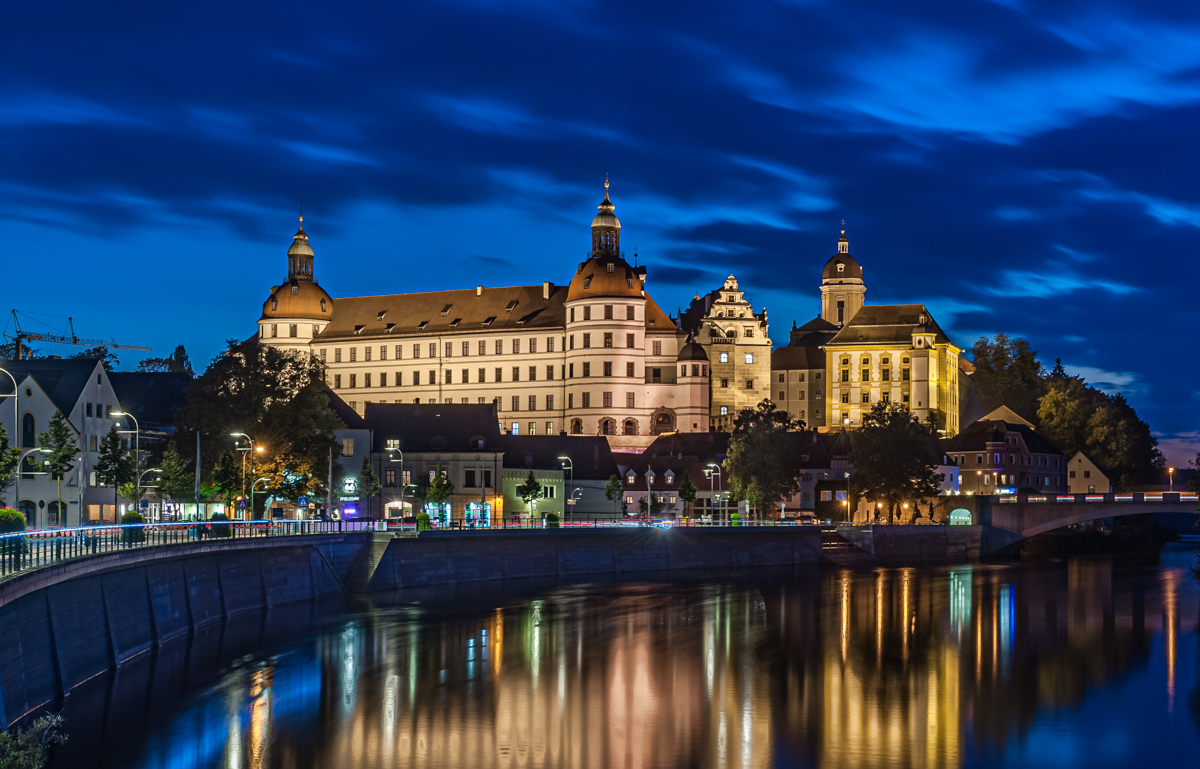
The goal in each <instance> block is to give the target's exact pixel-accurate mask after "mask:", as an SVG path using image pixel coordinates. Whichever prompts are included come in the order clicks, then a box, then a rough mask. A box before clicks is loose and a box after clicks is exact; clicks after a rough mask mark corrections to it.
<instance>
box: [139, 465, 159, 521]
mask: <svg viewBox="0 0 1200 769" xmlns="http://www.w3.org/2000/svg"><path fill="white" fill-rule="evenodd" d="M161 472H162V468H160V467H151V468H149V469H146V470H143V471H142V473H141V475H139V476H138V488H139V489H141V488H145V489H157V488H158V484H155V485H153V486H142V479H143V478H145V477H146V475H147V474H149V473H161ZM161 499H162V498H161V497H160V498H159V500H160V501H161ZM141 503H142V500H141V499H138V504H139V505H140V504H141ZM159 516H160V517H161V516H162V509H161V506H160V508H159Z"/></svg>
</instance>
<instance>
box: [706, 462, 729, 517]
mask: <svg viewBox="0 0 1200 769" xmlns="http://www.w3.org/2000/svg"><path fill="white" fill-rule="evenodd" d="M708 466H709V467H711V468H712V472H711V474H710V475H709V476H708V480H709V485H710V486H711V485H712V479H713V476H714V475H715V476H717V477H718V478H719V477H721V466H720V465H718V464H717V463H716V462H709V463H708ZM720 483H721V482H720V481H717V484H718V485H719V484H720ZM710 493H711V489H710ZM724 514H725V505H724V504H722V505H721V517H724ZM717 522H718V523H720V520H718V521H717Z"/></svg>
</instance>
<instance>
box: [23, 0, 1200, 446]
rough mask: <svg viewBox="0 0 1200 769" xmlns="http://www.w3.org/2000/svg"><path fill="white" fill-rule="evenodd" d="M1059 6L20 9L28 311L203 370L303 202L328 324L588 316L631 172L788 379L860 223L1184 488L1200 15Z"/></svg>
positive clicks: (1190, 428) (678, 272)
mask: <svg viewBox="0 0 1200 769" xmlns="http://www.w3.org/2000/svg"><path fill="white" fill-rule="evenodd" d="M1047 5H1048V6H1049V7H1048V8H1038V7H1036V6H1034V5H1033V4H1026V3H1023V2H1018V1H1013V2H995V3H990V2H972V1H971V0H954V2H942V3H919V4H912V3H905V4H898V3H894V2H878V3H854V4H850V3H841V2H839V3H820V2H814V3H805V2H794V3H788V2H769V1H768V0H764V2H759V3H724V4H712V3H705V2H687V3H669V2H656V3H647V2H625V1H623V0H609V1H608V2H603V3H601V2H573V1H572V0H544V1H542V0H532V1H523V0H503V1H501V0H496V1H495V2H457V3H455V2H441V3H437V4H419V3H379V4H376V6H375V7H373V8H364V7H360V4H357V3H339V4H335V3H328V4H322V5H318V4H307V3H290V4H286V5H279V6H277V7H273V8H267V7H265V6H264V5H263V4H260V3H252V2H250V3H247V2H241V3H234V4H226V3H221V2H210V3H205V4H186V5H185V4H181V3H162V2H154V3H142V4H136V3H120V4H117V5H113V4H104V3H84V2H74V3H58V2H37V3H10V4H9V5H8V6H7V7H6V9H5V18H4V22H3V23H2V24H0V254H2V256H0V259H2V260H3V261H2V262H0V264H2V265H3V275H4V276H5V280H4V286H5V288H6V291H5V294H6V295H7V299H8V302H7V303H6V304H5V305H4V306H3V307H0V309H3V310H5V311H7V310H8V309H9V307H10V306H11V307H16V308H17V309H18V310H20V311H22V312H27V313H30V316H29V317H30V318H36V319H38V320H40V321H42V322H41V323H38V322H35V321H33V320H30V321H29V328H30V329H31V330H45V329H46V328H54V329H58V328H61V327H64V326H65V323H66V318H65V316H68V315H73V316H74V317H75V318H76V330H77V332H78V333H80V334H81V335H84V334H87V335H94V336H113V337H116V339H117V340H118V341H121V342H127V343H133V344H145V345H149V346H152V347H153V348H154V353H153V354H155V355H166V354H168V353H169V352H170V350H171V349H172V348H173V347H174V345H176V344H179V343H183V344H185V345H186V346H187V349H188V351H189V352H190V353H191V355H192V358H193V361H195V362H197V363H201V364H203V363H204V362H206V361H207V360H209V359H210V358H211V357H212V356H213V355H215V354H217V353H218V352H219V351H220V350H221V349H222V343H223V341H224V340H225V339H227V338H230V337H238V338H245V337H248V336H249V335H250V334H252V333H253V332H254V329H255V321H256V320H257V318H258V316H259V313H260V309H261V303H262V302H263V301H264V299H265V298H266V295H267V291H268V289H269V288H270V287H271V286H272V285H273V284H275V283H278V282H279V281H280V280H281V279H282V278H283V276H284V275H285V274H286V263H285V258H284V255H285V253H286V250H287V247H288V246H289V245H290V243H291V236H292V234H293V233H294V232H295V227H296V215H297V213H298V210H299V208H300V205H301V201H303V205H304V213H305V228H306V230H307V231H308V233H309V235H310V237H311V238H312V245H313V248H314V250H315V251H316V254H317V261H316V270H317V277H318V279H319V280H320V282H321V285H322V286H324V287H325V288H326V289H327V290H328V291H329V292H330V293H331V294H332V295H333V296H335V297H337V296H346V295H359V294H369V293H401V292H411V291H422V290H435V289H442V288H462V287H468V286H474V285H476V284H480V283H482V284H484V285H492V286H495V285H512V284H536V283H540V282H541V281H543V280H550V281H553V282H556V283H566V282H567V281H568V280H569V279H570V276H571V274H572V272H573V270H574V267H575V265H576V264H577V263H578V262H579V261H581V260H582V259H583V258H584V255H585V252H586V250H587V249H588V248H589V245H590V239H589V237H590V234H589V230H588V224H589V222H590V221H591V217H592V216H593V215H594V214H595V211H596V208H595V207H596V204H597V203H599V202H600V198H601V196H602V193H603V189H602V185H603V181H604V174H605V171H606V170H607V171H608V172H609V173H610V175H611V178H612V198H613V202H614V203H615V204H616V207H617V215H618V216H619V217H620V219H621V222H622V224H623V226H624V230H623V233H622V239H623V242H622V246H623V248H624V249H625V250H626V251H627V252H630V253H631V252H633V251H634V250H636V251H637V252H638V253H639V255H640V260H641V262H642V263H643V264H646V265H648V267H649V282H648V289H649V291H650V293H651V294H652V295H653V296H654V297H655V299H656V300H657V301H658V302H659V303H660V304H661V305H662V306H663V307H664V309H667V310H668V311H669V312H671V313H672V314H674V312H675V310H676V308H677V307H680V306H686V304H687V302H688V300H689V299H690V298H691V296H692V295H693V293H695V292H698V291H699V292H705V291H709V290H711V289H713V288H715V287H717V286H718V285H719V284H720V283H721V281H722V280H723V279H724V277H725V276H726V275H728V274H729V273H730V272H731V271H732V272H733V273H735V274H736V275H737V277H738V279H739V281H740V283H741V285H742V287H743V288H744V289H745V290H746V292H747V296H748V298H749V299H750V301H751V302H752V303H753V304H754V306H755V308H756V309H757V308H760V307H763V306H765V307H766V308H767V310H768V312H769V315H770V321H771V328H772V338H773V339H774V341H775V342H776V344H786V343H787V337H788V335H787V332H788V329H790V328H791V325H792V322H793V320H795V321H798V322H801V323H803V322H804V321H806V320H808V319H810V318H812V317H813V316H814V315H816V313H817V311H818V301H817V300H818V293H817V288H818V285H819V280H820V268H821V266H822V265H823V264H824V262H825V261H826V259H828V257H829V256H830V255H831V254H832V253H833V252H834V251H835V250H836V245H835V244H836V240H837V236H838V228H839V223H840V221H841V220H842V219H845V220H846V227H847V234H848V236H849V238H850V250H851V253H852V254H854V256H855V257H856V258H858V260H859V261H860V262H861V263H862V264H863V265H864V269H865V275H866V281H867V286H868V293H867V301H868V302H869V303H875V304H880V303H889V302H925V303H926V304H928V305H929V306H930V308H931V309H932V311H933V313H934V315H935V317H936V318H937V319H938V320H939V321H940V322H941V324H942V325H943V326H944V327H945V328H946V329H947V330H948V331H949V332H950V334H951V336H952V338H953V339H954V341H955V342H956V343H957V344H958V345H959V346H961V347H964V348H970V346H971V344H972V343H973V342H974V341H975V340H976V339H978V338H979V337H980V336H981V335H983V334H993V333H996V332H1004V333H1008V334H1011V335H1018V336H1023V337H1025V338H1027V339H1029V340H1030V342H1031V343H1032V344H1033V346H1034V347H1035V348H1036V349H1037V350H1038V351H1039V354H1040V356H1041V358H1042V360H1043V361H1044V362H1045V363H1046V365H1047V366H1050V365H1053V362H1054V359H1055V358H1062V360H1063V362H1064V363H1065V364H1066V365H1067V367H1068V370H1071V371H1073V372H1076V373H1080V374H1083V375H1084V376H1086V377H1087V379H1088V380H1089V381H1090V382H1092V383H1093V384H1097V385H1099V386H1102V387H1104V388H1105V389H1108V390H1110V391H1115V390H1119V391H1121V392H1123V393H1125V394H1126V396H1127V397H1128V398H1129V400H1130V401H1131V402H1132V403H1133V404H1134V406H1135V407H1136V408H1137V409H1138V411H1139V413H1140V414H1141V415H1142V417H1143V418H1144V419H1145V420H1146V421H1148V422H1149V423H1150V425H1151V427H1152V429H1153V430H1154V431H1155V433H1156V435H1158V436H1159V440H1160V445H1161V446H1162V448H1163V449H1164V451H1165V453H1166V454H1167V457H1168V460H1169V461H1171V462H1172V463H1175V464H1179V463H1183V462H1185V461H1186V460H1187V459H1188V458H1189V457H1191V456H1194V454H1195V452H1196V450H1197V445H1198V444H1200V418H1198V417H1197V413H1198V409H1197V407H1198V406H1200V386H1198V385H1197V384H1196V381H1197V377H1198V376H1200V363H1198V362H1197V359H1196V356H1195V353H1194V351H1195V349H1196V342H1195V338H1196V333H1197V326H1198V321H1200V310H1198V309H1197V301H1196V290H1197V274H1198V272H1200V271H1198V270H1197V267H1196V260H1197V247H1198V245H1200V186H1198V185H1197V182H1196V180H1197V178H1200V153H1198V151H1197V136H1198V134H1200V132H1198V130H1197V128H1198V126H1200V121H1198V118H1200V5H1197V4H1194V3H1180V2H1138V3H1128V4H1124V5H1122V4H1113V3H1102V2H1095V1H1094V0H1092V1H1089V2H1058V3H1052V4H1047ZM42 349H43V352H45V353H51V354H71V353H72V352H74V351H75V350H74V349H73V348H70V347H59V346H53V347H50V346H46V345H43V346H42ZM143 355H144V354H143V353H136V352H125V353H123V354H122V355H121V359H122V363H123V364H124V365H126V366H132V365H133V364H136V362H137V360H139V359H140V357H142V356H143Z"/></svg>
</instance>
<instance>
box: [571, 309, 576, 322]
mask: <svg viewBox="0 0 1200 769" xmlns="http://www.w3.org/2000/svg"><path fill="white" fill-rule="evenodd" d="M571 322H572V323H574V322H575V308H574V307H572V308H571Z"/></svg>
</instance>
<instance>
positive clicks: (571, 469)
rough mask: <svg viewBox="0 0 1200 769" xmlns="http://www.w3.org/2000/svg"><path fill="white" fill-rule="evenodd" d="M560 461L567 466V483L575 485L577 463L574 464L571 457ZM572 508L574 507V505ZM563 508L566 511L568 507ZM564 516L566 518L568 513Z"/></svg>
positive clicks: (561, 457) (564, 457)
mask: <svg viewBox="0 0 1200 769" xmlns="http://www.w3.org/2000/svg"><path fill="white" fill-rule="evenodd" d="M559 461H561V462H563V463H564V464H566V471H567V473H568V476H567V477H568V481H567V482H568V483H575V463H574V462H572V461H571V458H570V457H568V456H560V457H559ZM572 507H573V505H572ZM563 508H564V510H565V508H566V505H563ZM563 515H564V516H565V515H566V512H564V513H563ZM563 523H566V521H563Z"/></svg>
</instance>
